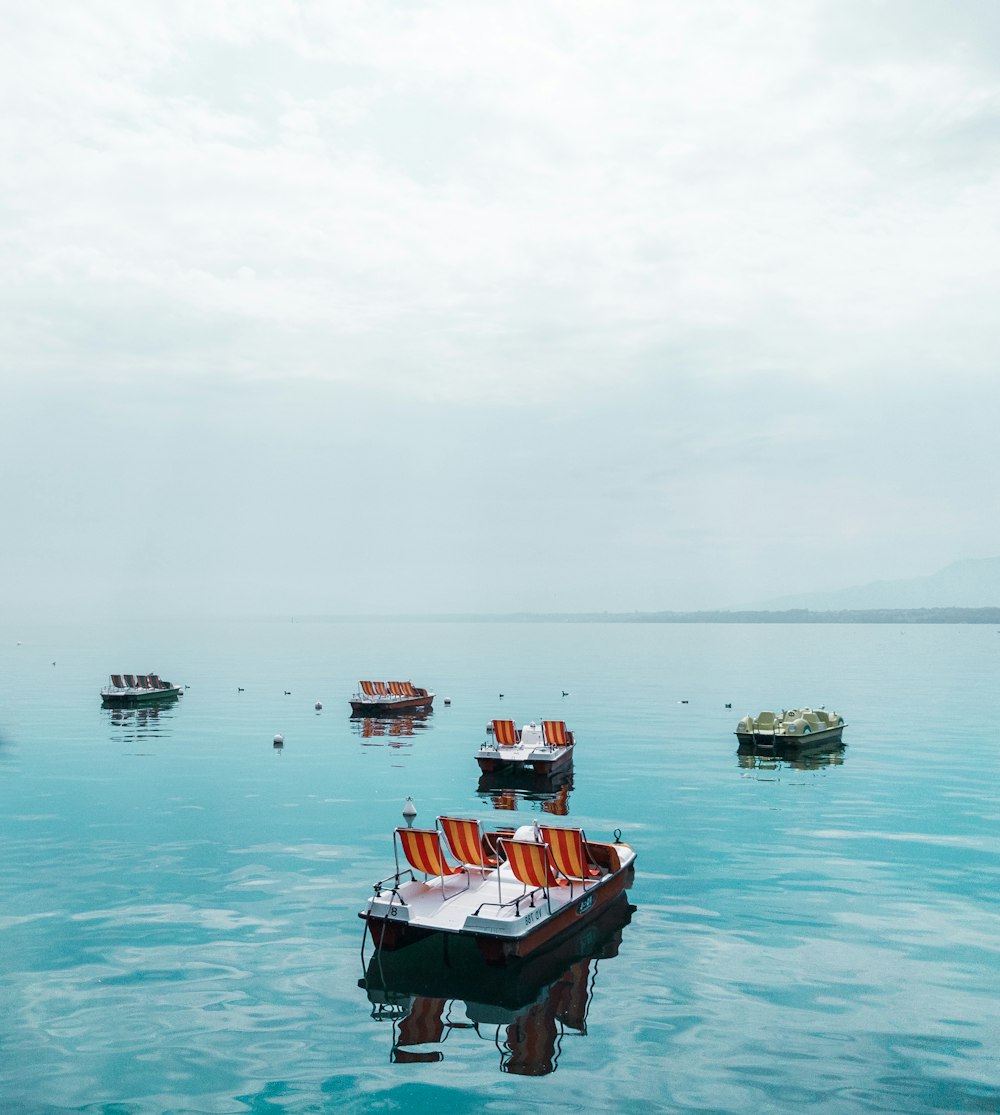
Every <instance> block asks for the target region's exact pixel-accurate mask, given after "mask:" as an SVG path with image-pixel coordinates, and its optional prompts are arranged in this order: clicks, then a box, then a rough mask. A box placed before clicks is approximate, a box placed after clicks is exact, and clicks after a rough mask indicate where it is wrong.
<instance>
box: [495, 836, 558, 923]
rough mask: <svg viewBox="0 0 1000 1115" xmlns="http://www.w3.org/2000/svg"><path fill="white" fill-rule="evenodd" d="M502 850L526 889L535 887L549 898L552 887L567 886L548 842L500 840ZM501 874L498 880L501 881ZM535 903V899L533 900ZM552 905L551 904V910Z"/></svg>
mask: <svg viewBox="0 0 1000 1115" xmlns="http://www.w3.org/2000/svg"><path fill="white" fill-rule="evenodd" d="M499 844H500V850H501V851H502V852H503V854H504V855H505V856H506V857H507V863H508V864H510V869H511V871H513V872H514V878H515V879H517V881H518V882H520V883H524V889H525V891H527V889H528V887H534V888H535V889H536V890H540V891H541V892H542V893H543V894H544V895H545V900H546V902H548V900H549V889H550V888H551V887H558V886H565V885H566V880H565V879H561V878H560V877H559V874H558V871H557V869H556V866H555V863H554V862H553V860H552V854H551V853H550V851H549V846H548V844H539V843H537V842H536V841H534V840H500V841H499ZM499 878H500V876H499V874H498V875H497V880H498V882H499ZM532 905H534V900H532ZM551 909H552V906H551V904H550V905H549V910H550V911H551Z"/></svg>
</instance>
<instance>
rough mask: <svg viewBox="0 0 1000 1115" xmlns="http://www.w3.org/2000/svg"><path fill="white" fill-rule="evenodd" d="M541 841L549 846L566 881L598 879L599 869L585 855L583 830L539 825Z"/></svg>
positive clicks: (584, 881)
mask: <svg viewBox="0 0 1000 1115" xmlns="http://www.w3.org/2000/svg"><path fill="white" fill-rule="evenodd" d="M538 827H539V831H540V832H541V834H542V839H543V840H544V841H545V843H546V844H548V846H549V850H550V851H551V853H552V860H553V862H554V863H555V865H556V867H557V868H558V869H559V871H560V872H561V873H562V874H563V875H565V876H566V877H567V878H568V879H571V880H576V881H578V882H582V883H583V884H584V885H585V886H586V884H587V882H588V881H589V880H593V879H597V878H600V875H601V869H600V868H599V867H598V866H597V865H596V864H595V863H594V862H593V861H592V860H591V858H590V856H589V855H588V854H587V838H586V837H585V836H584V835H583V829H577V828H562V827H561V826H558V825H539V826H538Z"/></svg>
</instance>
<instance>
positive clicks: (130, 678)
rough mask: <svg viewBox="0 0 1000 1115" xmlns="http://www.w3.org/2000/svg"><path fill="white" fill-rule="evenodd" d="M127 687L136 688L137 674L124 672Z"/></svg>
mask: <svg viewBox="0 0 1000 1115" xmlns="http://www.w3.org/2000/svg"><path fill="white" fill-rule="evenodd" d="M122 677H123V678H124V679H125V688H126V689H135V674H122Z"/></svg>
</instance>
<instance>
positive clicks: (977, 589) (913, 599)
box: [751, 557, 1000, 612]
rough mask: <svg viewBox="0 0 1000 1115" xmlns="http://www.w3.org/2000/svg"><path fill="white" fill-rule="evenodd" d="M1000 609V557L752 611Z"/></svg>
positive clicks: (790, 598)
mask: <svg viewBox="0 0 1000 1115" xmlns="http://www.w3.org/2000/svg"><path fill="white" fill-rule="evenodd" d="M998 605H1000V557H992V558H970V559H967V560H965V561H955V562H952V564H951V565H947V566H945V568H944V569H941V570H939V571H938V572H937V573H932V574H931V575H930V576H929V577H912V578H910V579H908V580H905V581H873V582H872V583H871V584H867V585H857V586H855V587H854V588H843V589H837V590H836V591H834V592H808V593H799V594H798V595H795V596H779V597H776V598H774V599H771V600H765V601H762V602H759V603H757V604H754V605H752V606H751V607H752V608H753V609H754V610H759V611H784V610H787V609H790V608H807V609H809V610H810V611H817V612H826V611H846V610H854V611H857V610H863V609H884V608H991V607H996V606H998Z"/></svg>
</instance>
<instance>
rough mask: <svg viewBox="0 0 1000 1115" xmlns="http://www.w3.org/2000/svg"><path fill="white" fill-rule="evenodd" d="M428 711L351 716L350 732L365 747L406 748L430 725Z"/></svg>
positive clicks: (429, 713) (429, 712)
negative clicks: (390, 714) (357, 737)
mask: <svg viewBox="0 0 1000 1115" xmlns="http://www.w3.org/2000/svg"><path fill="white" fill-rule="evenodd" d="M430 716H431V711H430V709H427V710H425V711H420V712H408V713H397V714H396V715H394V716H352V717H351V721H350V723H351V731H352V732H353V733H354V734H355V735H356V736H360V737H361V740H362V742H363V743H364V744H365V745H367V746H375V747H381V746H385V747H407V746H409V744H410V743H412V742H413V740H414V738H415V737H416V736H418V735H419V734H420V733H421V732H423V731H426V730H427V729H428V728H429V727H430V724H428V723H427V720H428V719H429V717H430Z"/></svg>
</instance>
